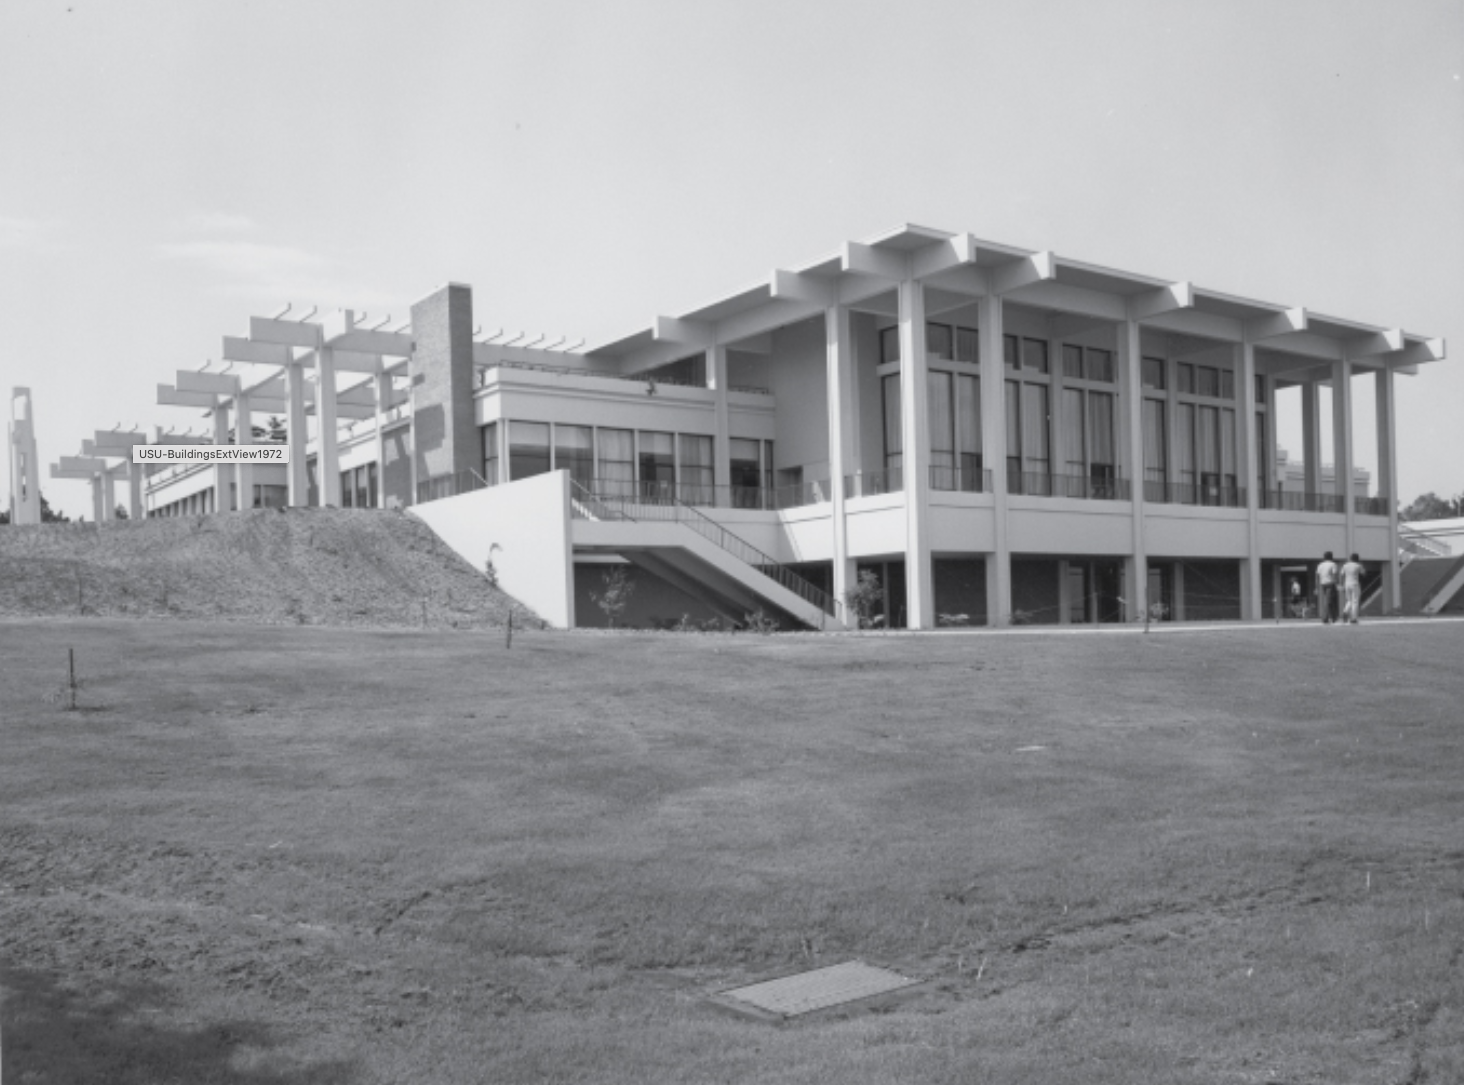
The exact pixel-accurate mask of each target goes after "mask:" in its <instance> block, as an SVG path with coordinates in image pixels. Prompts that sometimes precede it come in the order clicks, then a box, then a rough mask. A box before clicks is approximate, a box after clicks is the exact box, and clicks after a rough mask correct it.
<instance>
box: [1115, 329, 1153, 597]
mask: <svg viewBox="0 0 1464 1085" xmlns="http://www.w3.org/2000/svg"><path fill="white" fill-rule="evenodd" d="M1117 360H1118V379H1119V404H1120V410H1121V416H1120V427H1121V428H1120V433H1121V434H1122V436H1123V438H1124V440H1123V444H1122V452H1121V453H1120V460H1119V462H1120V463H1121V464H1123V466H1124V467H1125V468H1126V469H1127V473H1128V476H1129V494H1130V502H1131V507H1132V510H1133V511H1132V518H1131V520H1130V524H1131V541H1130V543H1129V545H1130V547H1131V557H1130V560H1129V562H1128V563H1127V564H1128V566H1129V568H1128V569H1127V570H1126V571H1127V572H1128V573H1129V576H1128V578H1127V581H1128V582H1127V583H1126V584H1124V593H1123V594H1124V601H1125V603H1126V604H1127V606H1126V607H1125V609H1126V611H1127V613H1126V614H1125V615H1124V617H1126V618H1127V619H1128V620H1129V621H1136V620H1138V619H1140V618H1142V617H1144V615H1145V613H1147V610H1148V606H1149V599H1148V595H1149V547H1148V543H1147V540H1146V539H1145V537H1144V381H1143V369H1142V366H1143V351H1142V340H1141V337H1140V334H1139V323H1138V321H1136V320H1125V321H1124V322H1123V323H1122V324H1120V325H1119V326H1118V359H1117ZM1125 461H1126V462H1125Z"/></svg>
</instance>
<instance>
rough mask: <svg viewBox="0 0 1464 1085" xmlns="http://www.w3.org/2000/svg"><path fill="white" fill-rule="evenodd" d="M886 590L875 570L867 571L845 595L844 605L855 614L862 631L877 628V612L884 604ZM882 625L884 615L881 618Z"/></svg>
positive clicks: (860, 575) (862, 573)
mask: <svg viewBox="0 0 1464 1085" xmlns="http://www.w3.org/2000/svg"><path fill="white" fill-rule="evenodd" d="M884 594H885V593H884V588H883V586H881V584H880V582H879V574H878V573H876V572H875V571H874V570H873V569H865V570H864V571H863V572H861V573H860V574H859V578H858V582H857V583H856V584H855V585H854V587H852V588H850V589H849V590H848V591H846V592H845V593H844V603H845V604H846V605H847V606H848V607H849V609H850V610H852V611H853V612H854V616H855V617H856V618H858V620H859V628H860V629H873V628H874V627H875V613H874V612H875V610H876V609H877V608H878V607H879V605H880V604H881V603H883V602H884ZM879 621H880V623H881V624H882V623H883V621H884V615H880V616H879Z"/></svg>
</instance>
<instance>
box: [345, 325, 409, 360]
mask: <svg viewBox="0 0 1464 1085" xmlns="http://www.w3.org/2000/svg"><path fill="white" fill-rule="evenodd" d="M330 345H331V346H332V347H333V348H335V349H336V350H338V351H341V350H349V351H352V352H354V353H357V354H390V355H393V356H394V357H397V358H407V357H410V356H411V353H412V337H411V335H410V334H409V333H407V332H387V331H370V330H368V329H366V328H352V329H351V330H350V331H347V332H343V333H342V334H340V335H337V336H335V337H334V338H333V339H331V340H330Z"/></svg>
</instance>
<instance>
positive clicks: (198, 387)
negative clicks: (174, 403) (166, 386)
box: [174, 369, 239, 396]
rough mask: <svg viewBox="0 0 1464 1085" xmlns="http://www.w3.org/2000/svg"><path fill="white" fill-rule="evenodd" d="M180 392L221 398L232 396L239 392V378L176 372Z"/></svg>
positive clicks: (188, 370)
mask: <svg viewBox="0 0 1464 1085" xmlns="http://www.w3.org/2000/svg"><path fill="white" fill-rule="evenodd" d="M174 387H175V388H177V389H178V391H180V392H211V393H216V394H218V395H221V396H232V395H233V394H234V393H235V392H237V391H238V390H239V378H238V377H235V376H230V375H229V374H227V373H198V372H195V371H193V370H191V369H180V370H178V383H177V384H176V385H174Z"/></svg>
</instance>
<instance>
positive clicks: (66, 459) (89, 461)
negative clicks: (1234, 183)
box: [58, 456, 107, 473]
mask: <svg viewBox="0 0 1464 1085" xmlns="http://www.w3.org/2000/svg"><path fill="white" fill-rule="evenodd" d="M58 462H59V463H60V464H61V470H63V471H86V472H88V473H95V472H97V471H105V470H106V469H107V461H106V460H104V459H102V458H101V457H100V456H62V457H61V459H60V460H59V461H58Z"/></svg>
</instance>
